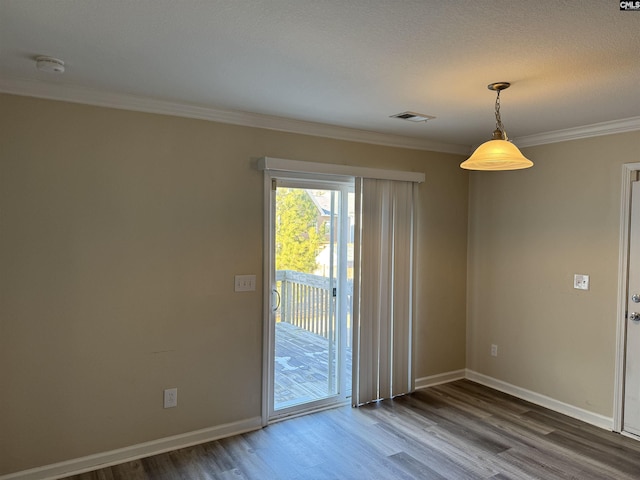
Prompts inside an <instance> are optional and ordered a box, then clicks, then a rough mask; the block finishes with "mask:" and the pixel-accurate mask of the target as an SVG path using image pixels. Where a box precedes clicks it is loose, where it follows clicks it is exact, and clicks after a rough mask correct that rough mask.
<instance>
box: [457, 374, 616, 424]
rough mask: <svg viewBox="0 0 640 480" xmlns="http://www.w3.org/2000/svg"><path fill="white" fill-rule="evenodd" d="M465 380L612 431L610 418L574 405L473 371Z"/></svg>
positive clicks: (611, 419) (466, 375)
mask: <svg viewBox="0 0 640 480" xmlns="http://www.w3.org/2000/svg"><path fill="white" fill-rule="evenodd" d="M465 378H466V379H467V380H471V381H473V382H476V383H480V384H482V385H485V386H487V387H490V388H493V389H494V390H499V391H501V392H504V393H508V394H509V395H513V396H514V397H518V398H520V399H522V400H526V401H527V402H531V403H535V404H536V405H540V406H541V407H545V408H548V409H549V410H553V411H555V412H558V413H562V414H564V415H567V416H569V417H573V418H576V419H578V420H582V421H583V422H586V423H590V424H591V425H595V426H596V427H600V428H604V429H606V430H610V431H611V430H613V418H612V417H605V416H604V415H600V414H598V413H593V412H590V411H588V410H584V409H582V408H579V407H576V406H574V405H569V404H568V403H564V402H561V401H559V400H555V399H553V398H551V397H547V396H546V395H541V394H539V393H536V392H532V391H531V390H527V389H526V388H521V387H517V386H515V385H512V384H510V383H507V382H503V381H502V380H498V379H496V378H493V377H489V376H487V375H483V374H482V373H478V372H474V371H473V370H469V369H467V370H466V374H465Z"/></svg>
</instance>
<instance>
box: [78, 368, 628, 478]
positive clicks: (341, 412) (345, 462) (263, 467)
mask: <svg viewBox="0 0 640 480" xmlns="http://www.w3.org/2000/svg"><path fill="white" fill-rule="evenodd" d="M69 478H70V479H73V480H98V479H99V480H112V479H113V480H119V479H123V480H124V479H126V480H146V479H154V480H155V479H166V480H173V479H234V480H239V479H259V480H263V479H269V480H270V479H286V480H303V479H304V480H311V479H358V480H364V479H375V480H379V479H393V480H396V479H454V480H465V479H489V478H490V479H494V480H506V479H580V480H587V479H615V480H623V479H640V442H638V441H635V440H632V439H630V438H626V437H623V436H621V435H618V434H615V433H612V432H608V431H606V430H602V429H600V428H597V427H594V426H591V425H588V424H585V423H582V422H580V421H578V420H574V419H572V418H569V417H566V416H564V415H561V414H558V413H555V412H552V411H550V410H546V409H544V408H542V407H538V406H535V405H532V404H529V403H527V402H524V401H521V400H518V399H515V398H513V397H511V396H509V395H506V394H502V393H500V392H496V391H495V390H491V389H489V388H486V387H483V386H481V385H478V384H476V383H473V382H470V381H466V380H461V381H458V382H453V383H449V384H446V385H440V386H437V387H432V388H429V389H425V390H420V391H418V392H416V393H414V394H411V395H407V396H404V397H400V398H397V399H395V400H386V401H382V402H378V403H377V404H373V405H368V406H364V407H361V408H357V409H354V408H351V407H341V408H336V409H333V410H327V411H324V412H320V413H316V414H311V415H307V416H304V417H298V418H294V419H290V420H286V421H283V422H279V423H276V424H273V425H270V426H268V427H266V428H264V429H262V430H259V431H256V432H252V433H248V434H244V435H239V436H236V437H232V438H227V439H223V440H219V441H215V442H210V443H207V444H203V445H199V446H196V447H192V448H186V449H182V450H178V451H175V452H170V453H167V454H162V455H157V456H155V457H149V458H145V459H142V460H137V461H133V462H128V463H125V464H122V465H119V466H115V467H110V468H105V469H103V470H98V471H96V472H91V473H85V474H82V475H77V476H74V477H69Z"/></svg>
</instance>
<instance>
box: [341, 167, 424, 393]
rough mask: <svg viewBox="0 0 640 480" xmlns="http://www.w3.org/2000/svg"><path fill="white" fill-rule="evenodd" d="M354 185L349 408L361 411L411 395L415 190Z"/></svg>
mask: <svg viewBox="0 0 640 480" xmlns="http://www.w3.org/2000/svg"><path fill="white" fill-rule="evenodd" d="M357 180H358V181H357V182H356V184H357V187H359V188H357V189H356V197H357V199H358V200H360V202H359V204H357V205H356V207H357V210H358V212H359V215H358V216H357V217H359V224H358V220H356V226H357V228H356V231H357V237H356V242H355V243H356V255H355V258H356V265H355V268H356V272H358V273H359V275H358V274H356V275H355V277H356V278H357V280H356V282H357V283H356V285H355V287H356V288H355V292H354V293H355V298H354V314H355V315H354V317H355V318H354V366H355V368H354V372H353V374H354V379H353V380H354V384H353V386H354V392H353V404H354V405H361V404H363V403H368V402H372V401H375V400H379V399H383V398H392V397H394V396H397V395H402V394H404V393H408V392H411V391H412V390H413V389H414V371H413V356H414V351H413V316H414V243H415V241H414V216H415V215H414V211H415V197H416V195H417V186H416V184H415V183H413V182H405V181H394V180H377V179H367V178H363V179H357ZM358 245H359V251H358Z"/></svg>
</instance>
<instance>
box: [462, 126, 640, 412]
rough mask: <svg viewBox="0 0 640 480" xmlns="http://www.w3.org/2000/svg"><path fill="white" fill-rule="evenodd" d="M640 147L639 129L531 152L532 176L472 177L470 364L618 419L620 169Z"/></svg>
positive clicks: (636, 156) (478, 174) (479, 174)
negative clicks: (585, 284) (580, 286)
mask: <svg viewBox="0 0 640 480" xmlns="http://www.w3.org/2000/svg"><path fill="white" fill-rule="evenodd" d="M639 146H640V132H633V133H626V134H618V135H610V136H604V137H597V138H591V139H584V140H575V141H569V142H564V143H558V144H550V145H546V146H539V147H531V148H527V149H523V152H524V153H525V155H526V156H527V157H528V158H531V159H532V160H533V161H534V163H535V166H534V168H532V169H531V170H524V171H516V172H500V173H484V172H474V173H472V174H471V175H470V193H469V201H470V208H469V255H468V275H469V278H468V292H469V293H468V305H467V315H468V320H467V367H468V368H470V369H472V370H475V371H477V372H479V373H482V374H485V375H489V376H491V377H494V378H497V379H499V380H502V381H505V382H508V383H510V384H513V385H516V386H519V387H522V388H525V389H529V390H532V391H534V392H537V393H540V394H543V395H547V396H549V397H552V398H554V399H556V400H560V401H562V402H565V403H568V404H571V405H574V406H577V407H579V408H583V409H586V410H588V411H591V412H595V413H598V414H601V415H605V416H607V417H611V416H612V415H613V393H614V392H613V385H614V369H615V342H616V337H615V335H616V315H617V313H616V308H617V283H618V249H619V247H618V242H619V218H620V194H621V188H620V186H621V181H622V167H621V165H622V164H623V163H629V162H638V161H640V148H639ZM575 273H581V274H588V275H590V276H591V289H590V290H589V291H586V292H585V291H578V290H574V289H573V275H574V274H575ZM491 344H497V345H498V347H499V349H498V350H499V355H498V357H496V358H493V357H491V356H490V345H491Z"/></svg>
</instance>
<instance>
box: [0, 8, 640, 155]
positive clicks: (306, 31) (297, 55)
mask: <svg viewBox="0 0 640 480" xmlns="http://www.w3.org/2000/svg"><path fill="white" fill-rule="evenodd" d="M38 55H50V56H53V57H57V58H60V59H62V60H64V62H65V64H66V65H65V66H66V72H65V73H64V74H47V73H43V72H40V71H38V70H36V68H35V62H34V58H35V57H36V56H38ZM497 81H508V82H511V83H512V86H511V88H509V89H508V90H506V91H504V92H502V94H501V105H502V106H501V113H502V120H503V122H504V125H505V127H506V130H507V133H508V135H509V136H510V137H511V138H515V139H516V141H517V140H518V139H520V138H522V139H526V138H527V137H529V136H535V135H539V134H544V133H546V132H554V131H558V130H565V129H574V128H576V127H583V126H589V125H594V124H600V123H602V122H611V121H616V120H621V119H631V120H634V122H635V121H636V120H640V11H639V12H632V11H620V10H619V2H618V1H613V0H611V1H604V0H582V1H577V0H573V1H567V0H565V1H563V0H537V1H535V2H529V1H513V0H506V1H498V0H496V1H488V0H487V1H484V0H456V1H442V0H415V1H414V0H180V1H178V0H108V1H105V0H0V91H8V92H10V93H21V91H24V92H31V93H32V94H36V96H38V95H37V92H38V91H41V92H56V91H58V92H63V91H64V92H65V98H72V97H73V92H77V93H78V95H79V96H78V98H82V94H84V95H85V97H86V93H87V92H103V93H108V94H110V95H111V97H109V98H114V99H115V98H118V97H117V95H121V96H124V97H122V98H125V97H126V98H129V99H133V98H136V99H138V100H141V99H147V100H150V99H153V100H158V101H163V102H171V104H173V105H180V106H182V107H183V108H184V109H185V111H188V110H189V108H197V109H199V110H198V111H214V112H227V113H229V112H243V115H249V116H248V117H247V118H250V117H251V115H253V114H257V115H254V117H251V118H262V119H263V120H265V122H266V123H265V124H268V122H267V120H268V119H269V118H272V117H283V118H284V119H293V120H296V121H302V122H298V123H296V122H290V121H289V123H288V124H287V125H292V126H293V125H296V124H299V125H307V126H308V125H313V124H307V123H304V122H315V123H318V124H325V126H326V125H330V126H336V127H346V128H348V129H357V130H356V131H366V132H374V133H375V134H377V135H381V136H385V135H386V136H400V137H397V138H409V139H412V140H413V141H414V142H423V144H424V145H428V144H429V142H431V144H433V145H436V146H439V147H441V148H440V149H441V150H447V147H448V146H450V147H451V148H452V149H453V150H455V148H464V149H465V150H467V149H469V148H470V147H471V146H472V145H477V144H479V143H481V142H483V141H484V140H487V139H488V138H489V137H490V135H491V132H492V131H493V129H494V128H495V117H494V101H495V93H494V92H491V91H489V90H488V89H487V84H489V83H492V82H497ZM56 89H57V90H56ZM34 92H35V93H34ZM40 96H47V95H46V94H44V93H43V94H42V95H40ZM49 96H52V97H55V96H56V95H55V93H51V94H50V95H49ZM407 110H410V111H415V112H418V113H423V114H427V115H433V116H435V117H436V118H435V119H434V120H430V121H429V122H427V123H417V124H414V123H410V122H407V121H403V120H398V119H393V118H389V116H390V115H393V114H396V113H400V112H404V111H407ZM272 119H273V120H274V122H275V120H276V119H274V118H272ZM276 123H277V122H276ZM634 125H636V126H640V122H636V123H634ZM291 129H292V130H295V128H294V127H291ZM334 131H335V129H334ZM345 131H346V130H345ZM371 138H373V137H371ZM436 149H437V148H436Z"/></svg>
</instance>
